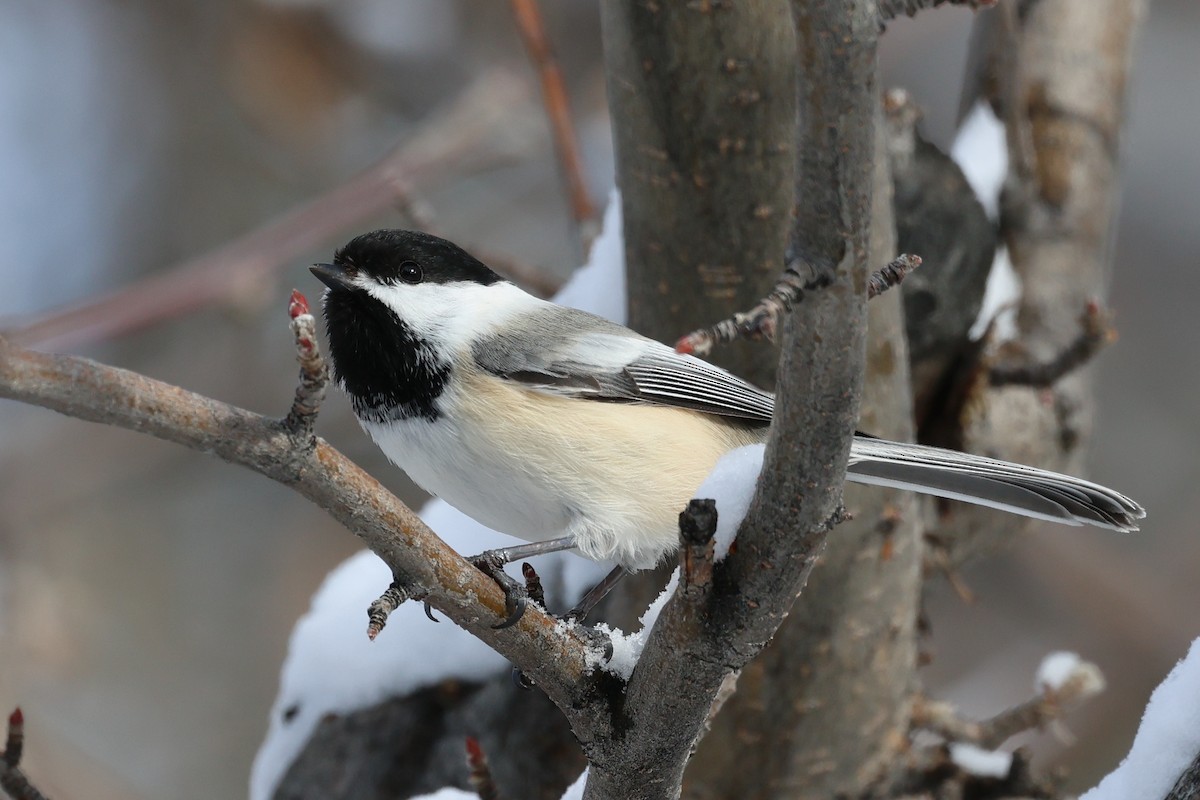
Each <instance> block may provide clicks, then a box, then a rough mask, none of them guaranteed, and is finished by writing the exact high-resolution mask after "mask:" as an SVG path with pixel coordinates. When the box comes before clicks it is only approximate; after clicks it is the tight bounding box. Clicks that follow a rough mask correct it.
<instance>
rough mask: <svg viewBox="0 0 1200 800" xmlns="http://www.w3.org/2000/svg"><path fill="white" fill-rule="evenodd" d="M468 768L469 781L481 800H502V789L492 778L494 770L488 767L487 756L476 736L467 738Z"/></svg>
mask: <svg viewBox="0 0 1200 800" xmlns="http://www.w3.org/2000/svg"><path fill="white" fill-rule="evenodd" d="M467 767H468V769H470V771H471V774H470V775H469V776H468V778H467V780H469V781H470V783H471V788H472V789H474V790H475V794H477V795H479V800H500V789H499V788H498V787H497V786H496V781H495V779H494V778H493V777H492V768H491V767H489V766H488V761H487V755H486V754H484V752H483V748H482V747H481V746H480V745H479V740H478V739H476V738H475V737H474V736H468V737H467Z"/></svg>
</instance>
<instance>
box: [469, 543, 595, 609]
mask: <svg viewBox="0 0 1200 800" xmlns="http://www.w3.org/2000/svg"><path fill="white" fill-rule="evenodd" d="M574 546H575V537H573V536H562V537H559V538H558V539H546V540H545V541H541V542H530V543H529V544H517V545H513V546H511V547H498V548H496V549H495V550H484V551H483V552H482V553H480V554H479V555H477V556H471V557H470V558H468V559H467V561H470V562H471V563H472V564H474V565H475V568H476V569H478V570H479V571H480V572H482V573H484V574H485V575H487V576H488V577H489V578H491V579H492V580H494V581H495V582H496V584H497V585H498V586H499V587H500V588H501V589H502V590H503V591H504V607H505V609H506V610H507V611H508V619H506V620H504V622H501V623H500V624H498V625H493V626H492V627H493V628H496V629H497V630H499V629H501V628H510V627H512V626H513V625H516V624H517V622H519V621H520V619H521V616H522V615H524V613H525V603H526V600H527V597H528V593H527V592H526V591H525V587H524V586H522V585H521V584H520V583H519V582H518V581H517V580H516V579H514V578H513V577H512V576H510V575H509V574H508V573H507V572H505V571H504V565H505V564H511V563H512V562H513V561H519V560H521V559H523V558H532V557H533V556H542V555H546V554H547V553H557V552H560V551H562V550H570V549H571V548H573V547H574Z"/></svg>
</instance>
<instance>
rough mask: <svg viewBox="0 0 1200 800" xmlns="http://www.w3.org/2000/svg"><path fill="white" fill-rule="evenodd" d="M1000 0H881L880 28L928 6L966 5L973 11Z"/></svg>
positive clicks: (990, 5)
mask: <svg viewBox="0 0 1200 800" xmlns="http://www.w3.org/2000/svg"><path fill="white" fill-rule="evenodd" d="M997 2H998V0H879V29H880V30H881V31H882V30H883V29H884V28H886V27H887V23H888V22H890V21H891V20H893V19H895V18H896V17H898V16H900V15H901V14H903V15H905V16H908V17H915V16H916V15H917V14H918V13H919V12H921V11H924V10H925V9H927V8H937V7H938V6H940V5H946V4H949V5H954V6H966V7H967V8H970V9H971V10H973V11H978V10H980V9H982V8H991V7H992V6H994V5H996V3H997Z"/></svg>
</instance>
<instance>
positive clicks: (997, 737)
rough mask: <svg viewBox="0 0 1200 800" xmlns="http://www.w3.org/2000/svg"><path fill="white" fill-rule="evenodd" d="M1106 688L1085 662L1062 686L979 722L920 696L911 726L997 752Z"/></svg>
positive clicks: (1045, 688)
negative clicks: (1005, 743) (1012, 740)
mask: <svg viewBox="0 0 1200 800" xmlns="http://www.w3.org/2000/svg"><path fill="white" fill-rule="evenodd" d="M1103 688H1104V676H1103V675H1101V673H1100V670H1099V668H1098V667H1096V665H1095V664H1092V663H1089V662H1086V661H1082V662H1079V663H1078V664H1077V665H1075V667H1074V669H1073V670H1072V671H1071V673H1070V675H1069V676H1068V677H1067V678H1066V680H1064V681H1063V682H1062V683H1061V684H1060V685H1058V686H1056V687H1052V686H1043V687H1042V690H1041V692H1040V693H1039V694H1038V695H1037V696H1036V697H1033V698H1031V699H1030V700H1027V701H1025V702H1024V703H1020V704H1018V705H1015V706H1013V707H1012V708H1008V709H1005V710H1004V711H1001V712H1000V713H999V714H997V715H996V716H994V717H992V718H990V719H986V720H982V721H979V722H974V721H970V720H964V719H963V718H962V717H960V716H958V714H957V713H956V712H955V711H954V708H953V706H951V705H950V704H949V703H944V702H939V701H935V700H930V699H928V698H925V697H917V698H916V700H915V701H914V703H913V710H912V717H911V724H912V727H913V728H914V729H920V730H927V731H931V732H933V733H936V734H938V735H939V736H941V737H942V738H943V739H945V740H946V741H949V742H967V743H969V744H974V745H978V746H979V747H983V748H987V749H994V748H996V747H999V746H1000V745H1001V744H1003V743H1004V742H1006V741H1007V740H1009V739H1011V738H1012V737H1013V736H1016V735H1017V734H1018V733H1023V732H1025V731H1028V730H1034V729H1041V728H1044V727H1045V726H1046V725H1048V724H1050V723H1052V722H1057V721H1058V720H1060V719H1061V718H1062V717H1063V715H1064V714H1065V713H1066V712H1067V711H1069V710H1070V709H1071V708H1074V707H1075V706H1078V705H1079V704H1080V703H1083V702H1084V701H1086V700H1088V699H1090V698H1092V697H1094V696H1095V695H1096V694H1098V693H1099V692H1100V691H1101V690H1103Z"/></svg>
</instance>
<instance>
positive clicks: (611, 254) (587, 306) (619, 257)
mask: <svg viewBox="0 0 1200 800" xmlns="http://www.w3.org/2000/svg"><path fill="white" fill-rule="evenodd" d="M554 302H556V303H558V304H559V305H564V306H571V307H572V308H578V309H580V310H582V311H590V312H591V313H593V314H598V315H600V316H602V317H604V318H605V319H610V320H612V321H613V322H618V323H620V324H622V325H624V324H625V319H626V307H625V235H624V232H623V228H622V222H621V193H620V192H619V191H618V190H616V189H613V190H612V192H610V193H609V196H608V207H607V208H606V209H605V210H604V222H603V225H602V227H601V230H600V235H599V236H597V237H596V240H595V241H594V242H592V250H591V253H589V254H588V263H586V264H584V265H583V266H582V267H580V268H579V269H577V270H575V272H574V273H573V274H572V275H571V277H570V279H569V280H568V281H567V282H566V284H564V285H563V287H562V288H561V289H559V291H558V294H556V295H555V296H554Z"/></svg>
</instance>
